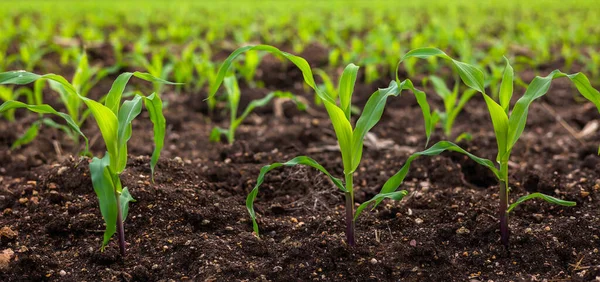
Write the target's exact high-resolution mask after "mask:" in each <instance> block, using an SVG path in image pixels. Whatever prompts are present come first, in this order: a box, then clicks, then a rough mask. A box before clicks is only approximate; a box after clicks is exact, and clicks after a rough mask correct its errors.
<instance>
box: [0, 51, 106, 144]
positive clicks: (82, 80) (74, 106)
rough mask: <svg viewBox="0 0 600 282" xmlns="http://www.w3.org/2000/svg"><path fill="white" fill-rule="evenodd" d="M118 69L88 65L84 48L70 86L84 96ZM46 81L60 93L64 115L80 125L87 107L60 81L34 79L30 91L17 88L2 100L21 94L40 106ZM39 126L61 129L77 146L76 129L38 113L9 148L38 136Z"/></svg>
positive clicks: (83, 120)
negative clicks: (38, 116) (34, 119)
mask: <svg viewBox="0 0 600 282" xmlns="http://www.w3.org/2000/svg"><path fill="white" fill-rule="evenodd" d="M117 68H118V67H117V66H115V67H110V68H98V67H92V66H90V65H89V63H88V59H87V55H86V53H85V51H84V52H82V53H81V55H80V57H79V63H78V65H77V69H76V70H75V75H74V76H73V79H72V81H71V83H70V84H71V85H72V86H73V88H74V89H75V90H76V92H77V93H78V94H79V95H81V96H84V97H86V96H87V93H88V92H89V91H90V89H91V88H92V87H93V86H94V85H96V84H97V83H98V81H100V80H101V79H102V78H104V77H106V76H108V75H109V74H112V73H114V72H116V71H117ZM10 73H11V72H8V73H7V74H10ZM19 74H21V73H19ZM21 75H23V74H21ZM46 82H48V84H49V85H50V87H51V88H52V89H53V90H55V91H56V92H57V93H58V94H59V97H60V100H61V102H62V103H63V104H64V105H65V108H66V109H67V114H68V115H69V116H70V117H71V118H72V119H73V120H74V121H75V123H76V124H77V126H81V125H82V124H83V123H84V122H85V120H86V119H87V117H88V116H89V114H90V113H91V112H90V110H89V109H88V110H86V111H83V109H82V108H83V107H82V103H81V100H80V99H79V97H77V96H76V95H73V94H72V93H71V92H69V91H67V90H66V89H65V87H64V86H63V85H62V84H61V83H59V82H56V81H55V80H53V79H45V78H40V79H38V80H36V81H35V83H34V87H33V90H30V89H28V88H18V89H17V90H15V91H14V94H13V96H12V97H11V96H8V95H6V96H7V97H6V98H5V97H2V99H3V100H5V101H8V100H17V98H18V97H19V96H21V95H23V96H25V97H26V98H27V104H28V105H41V104H42V102H43V97H42V90H43V88H44V86H45V83H46ZM0 84H4V82H0ZM3 96H5V95H3ZM10 112H11V111H7V112H6V113H8V114H10ZM42 125H46V126H49V127H53V128H56V129H59V130H61V131H63V132H64V133H65V134H66V135H67V136H69V138H70V139H71V140H73V142H74V143H75V147H78V144H79V134H78V132H77V131H74V130H73V129H72V128H71V127H69V126H64V125H61V124H58V123H56V122H54V121H53V120H52V119H49V118H45V117H43V114H40V119H39V120H37V121H36V122H34V123H33V124H32V125H31V127H29V129H27V130H26V132H25V133H24V134H23V135H22V136H21V137H19V139H17V140H16V141H15V143H13V145H12V146H11V148H13V149H14V148H17V147H19V146H22V145H25V144H27V143H29V142H31V141H33V140H34V139H35V138H36V137H37V135H38V133H39V129H40V127H41V126H42ZM81 153H82V154H83V155H87V154H88V153H89V152H88V151H87V147H86V149H85V150H84V151H83V152H81Z"/></svg>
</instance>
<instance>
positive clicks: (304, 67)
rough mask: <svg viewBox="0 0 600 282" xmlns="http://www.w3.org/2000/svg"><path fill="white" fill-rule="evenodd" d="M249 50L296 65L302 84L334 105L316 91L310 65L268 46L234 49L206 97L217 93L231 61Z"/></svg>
mask: <svg viewBox="0 0 600 282" xmlns="http://www.w3.org/2000/svg"><path fill="white" fill-rule="evenodd" d="M250 50H256V51H266V52H269V53H271V54H273V55H276V56H280V57H283V58H286V59H287V60H289V61H290V62H292V63H293V64H294V65H296V67H298V69H300V71H301V72H302V76H303V77H304V82H306V84H308V86H310V87H311V88H312V89H313V90H315V92H316V93H317V95H318V96H319V98H321V99H322V100H325V101H328V102H329V103H331V104H334V105H335V101H334V100H333V99H332V98H331V96H329V95H328V94H327V93H325V92H324V91H322V90H320V89H318V87H317V85H316V84H315V80H314V77H313V73H312V70H311V68H310V65H309V64H308V62H307V61H306V60H305V59H303V58H302V57H298V56H295V55H292V54H290V53H287V52H283V51H281V50H279V49H277V48H275V47H273V46H269V45H249V46H244V47H240V48H238V49H236V50H235V51H233V53H231V54H230V55H229V57H227V59H225V61H223V63H222V64H221V67H220V68H219V71H218V73H217V77H216V79H215V81H214V82H213V83H212V84H211V87H210V91H209V95H208V97H213V96H214V95H215V94H216V93H217V90H218V89H219V87H220V86H221V83H222V82H223V79H224V78H225V76H226V75H227V74H228V72H229V69H230V68H231V65H232V64H233V61H234V60H235V59H236V58H237V57H238V56H239V55H240V54H242V53H244V52H247V51H250Z"/></svg>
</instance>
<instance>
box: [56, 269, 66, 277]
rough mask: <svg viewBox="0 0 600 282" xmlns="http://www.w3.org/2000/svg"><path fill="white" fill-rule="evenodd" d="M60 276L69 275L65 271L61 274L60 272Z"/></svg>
mask: <svg viewBox="0 0 600 282" xmlns="http://www.w3.org/2000/svg"><path fill="white" fill-rule="evenodd" d="M58 274H59V275H60V276H65V275H67V272H66V271H64V270H61V271H60V272H58Z"/></svg>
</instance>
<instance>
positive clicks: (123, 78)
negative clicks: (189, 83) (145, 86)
mask: <svg viewBox="0 0 600 282" xmlns="http://www.w3.org/2000/svg"><path fill="white" fill-rule="evenodd" d="M132 76H135V77H137V78H140V79H143V80H146V81H148V82H153V83H162V84H171V85H179V84H182V83H173V82H170V81H166V80H164V79H160V78H157V77H154V76H152V75H151V74H149V73H144V72H137V71H136V72H133V73H131V72H125V73H122V74H120V75H119V76H118V77H117V79H116V80H115V81H114V82H113V85H112V86H111V88H110V91H108V94H107V95H106V99H105V102H104V105H105V106H106V107H108V108H109V109H110V110H111V111H112V112H113V113H114V114H115V115H117V113H118V112H119V105H120V104H121V97H122V96H123V91H125V86H127V83H128V82H129V80H130V79H131V77H132Z"/></svg>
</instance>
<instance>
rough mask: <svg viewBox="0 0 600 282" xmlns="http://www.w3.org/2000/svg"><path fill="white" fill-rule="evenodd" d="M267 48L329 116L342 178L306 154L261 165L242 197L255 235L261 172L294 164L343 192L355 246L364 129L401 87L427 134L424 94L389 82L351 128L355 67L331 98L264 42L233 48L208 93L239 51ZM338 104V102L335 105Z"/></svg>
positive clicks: (296, 60)
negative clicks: (413, 99)
mask: <svg viewBox="0 0 600 282" xmlns="http://www.w3.org/2000/svg"><path fill="white" fill-rule="evenodd" d="M251 50H255V51H267V52H269V53H271V54H273V55H276V56H279V57H283V58H285V59H287V60H289V61H290V62H292V63H293V64H294V65H296V67H298V68H299V69H300V71H301V72H302V75H303V77H304V82H305V83H306V84H308V85H309V86H310V87H311V88H312V89H313V90H314V91H315V92H316V93H317V95H318V96H319V98H320V99H321V100H322V101H323V104H324V105H325V109H326V110H327V113H328V115H329V118H330V120H331V123H332V125H333V128H334V132H335V134H336V137H337V140H338V144H339V148H340V152H341V155H342V163H343V168H344V179H345V181H344V182H342V180H340V179H338V178H336V177H334V176H332V175H331V174H330V173H329V172H328V171H327V170H326V169H325V168H324V167H323V166H321V165H320V164H319V163H318V162H317V161H315V160H313V159H311V158H309V157H306V156H299V157H296V158H293V159H292V160H290V161H288V162H285V163H273V164H271V165H267V166H264V167H263V168H262V169H261V170H260V174H259V176H258V178H257V180H256V185H255V186H254V188H253V189H252V191H251V192H250V194H249V195H248V197H247V199H246V207H247V209H248V212H249V213H250V217H251V218H252V224H253V229H254V232H255V234H256V235H257V236H258V235H259V228H258V223H257V221H256V212H255V211H254V200H255V199H256V196H257V195H258V189H259V187H260V185H261V184H262V183H263V181H264V177H265V175H266V174H267V173H268V172H269V171H271V170H273V169H275V168H278V167H281V166H295V165H305V166H310V167H313V168H315V169H317V170H319V171H321V172H323V173H324V174H325V175H327V176H328V177H329V178H330V179H331V181H332V182H333V183H334V184H335V186H336V187H337V188H338V189H339V190H340V191H342V192H343V193H344V194H345V198H346V205H345V207H346V216H345V218H346V238H347V243H348V244H349V245H355V218H357V217H358V215H359V214H360V213H361V212H362V210H363V209H359V210H357V211H356V212H354V184H353V182H354V172H355V171H356V169H357V168H358V166H359V164H360V160H361V158H362V152H363V139H364V137H365V135H366V134H367V132H369V130H371V128H373V127H374V126H375V125H376V124H377V122H379V120H380V119H381V116H382V115H383V110H384V107H385V102H386V101H387V98H388V97H390V96H398V95H399V94H400V92H401V90H403V89H410V90H412V91H413V92H414V93H415V95H416V97H417V101H418V102H419V105H421V108H422V110H423V115H424V118H425V124H426V132H427V136H428V137H429V134H430V130H431V121H430V119H431V115H430V112H429V105H428V104H427V101H426V97H425V93H423V92H422V91H418V90H416V89H414V87H412V83H411V82H410V81H408V80H406V81H403V82H402V83H397V82H396V81H392V82H391V83H390V85H389V87H387V88H383V89H379V90H377V91H376V92H375V93H373V95H371V97H370V98H369V100H368V101H367V103H366V105H365V107H364V109H363V111H362V114H361V116H360V117H359V118H358V120H357V121H356V125H355V127H354V129H353V128H352V125H351V98H352V93H353V91H354V84H355V82H356V77H357V74H358V66H356V65H354V64H349V65H348V66H347V67H346V68H345V69H344V72H343V73H342V75H341V77H340V83H339V87H338V89H337V93H338V96H337V99H333V98H332V95H331V94H329V93H327V92H324V91H323V89H322V88H319V87H317V85H316V83H315V81H314V77H313V72H312V70H311V68H310V66H309V65H308V62H307V61H306V60H305V59H303V58H301V57H298V56H294V55H292V54H289V53H286V52H282V51H280V50H279V49H277V48H275V47H272V46H268V45H257V46H246V47H242V48H239V49H237V50H235V51H234V52H233V53H232V54H231V55H229V57H228V58H227V59H226V60H225V61H224V62H223V65H222V66H221V68H220V70H219V75H218V77H217V81H216V83H215V84H214V85H213V87H212V88H211V91H210V95H211V96H212V95H214V93H216V91H217V89H218V87H219V86H220V84H221V82H222V81H223V79H224V78H225V76H226V74H227V72H228V71H229V68H230V67H231V64H232V62H233V60H234V59H235V58H236V57H237V56H239V55H240V54H242V53H244V52H246V51H251ZM338 102H339V103H338ZM338 104H339V105H338ZM406 194H407V192H406V191H396V192H391V193H387V194H378V195H376V196H375V197H374V198H373V199H371V200H369V201H368V202H367V204H368V203H371V202H373V201H380V200H382V199H384V198H390V199H394V200H401V199H402V198H403V197H404V196H405V195H406Z"/></svg>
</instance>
